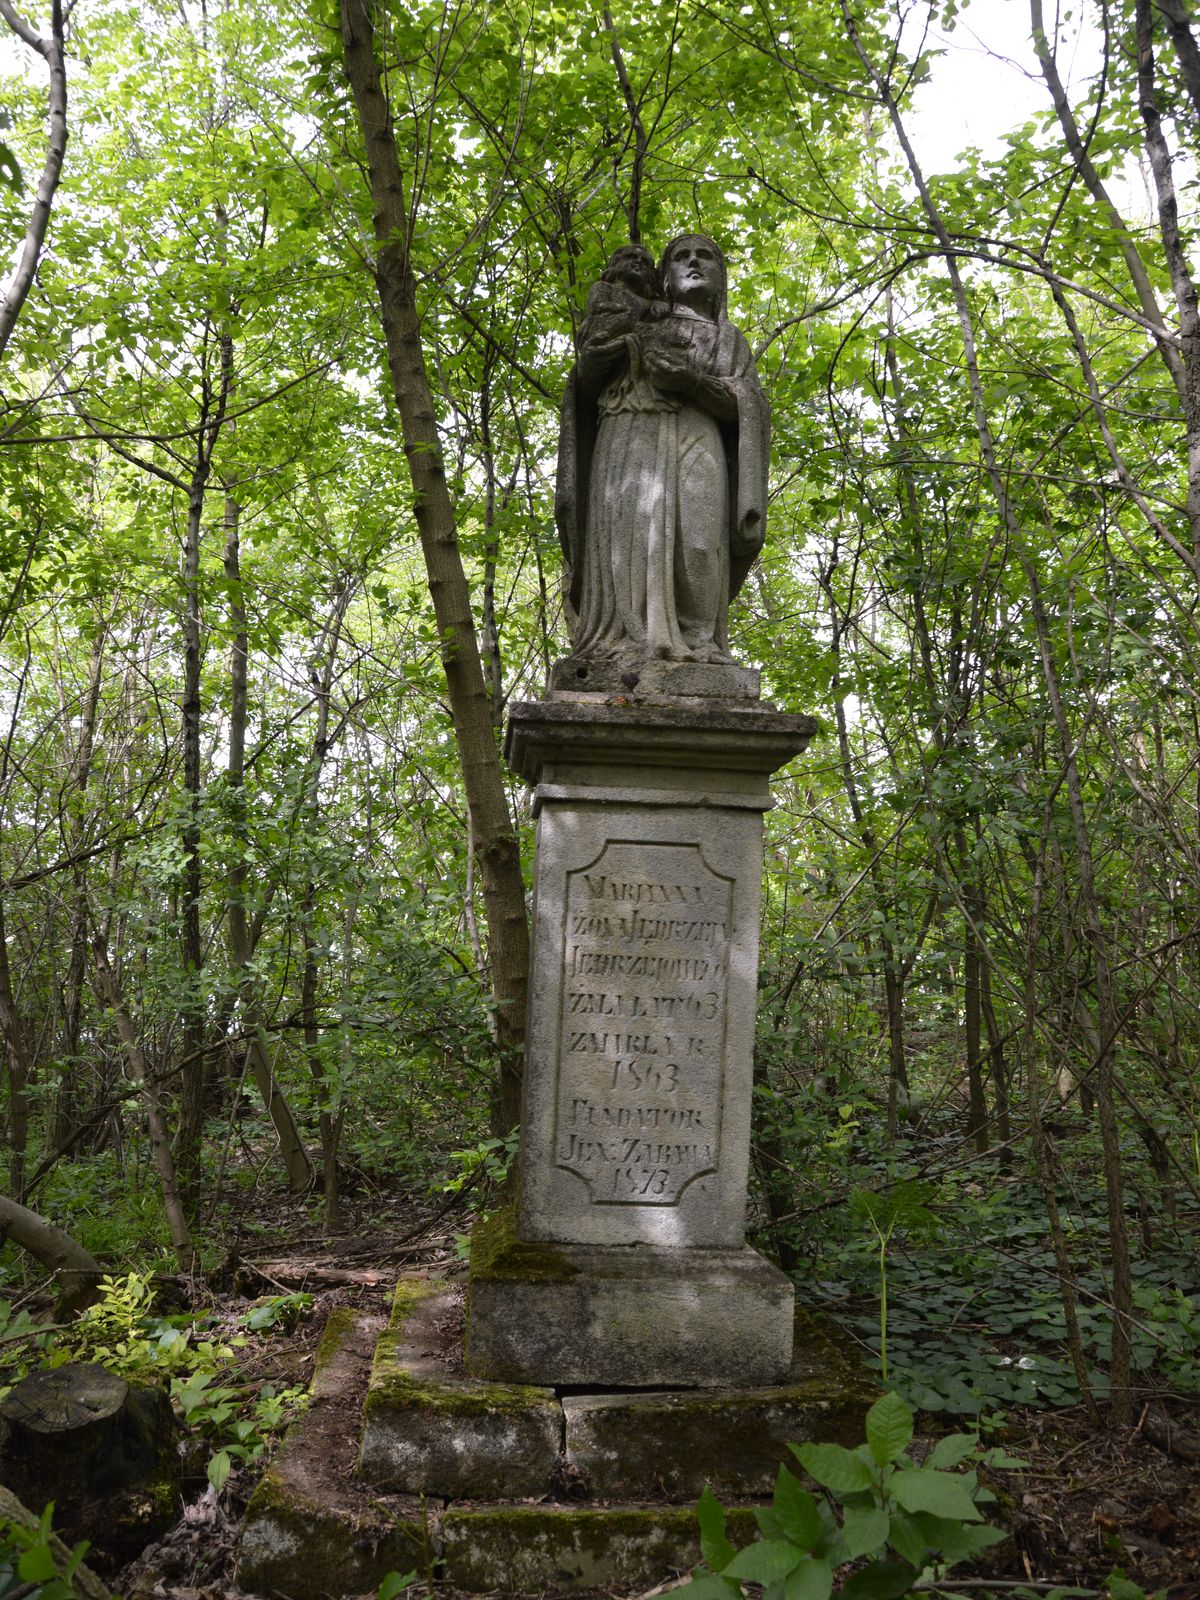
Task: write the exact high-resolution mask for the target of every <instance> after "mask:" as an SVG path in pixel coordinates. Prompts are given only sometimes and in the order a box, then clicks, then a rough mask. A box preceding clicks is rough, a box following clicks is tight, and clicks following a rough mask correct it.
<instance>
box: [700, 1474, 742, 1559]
mask: <svg viewBox="0 0 1200 1600" xmlns="http://www.w3.org/2000/svg"><path fill="white" fill-rule="evenodd" d="M696 1521H697V1522H698V1523H699V1524H700V1554H701V1555H702V1556H703V1557H704V1561H705V1564H706V1565H707V1566H708V1567H710V1568H711V1569H712V1570H713V1572H724V1570H725V1568H726V1567H727V1566H728V1565H729V1563H730V1562H731V1561H732V1560H733V1557H734V1549H733V1546H732V1545H731V1544H730V1542H729V1540H728V1539H727V1538H726V1537H725V1513H724V1511H723V1510H722V1509H721V1502H720V1501H719V1500H718V1499H717V1497H716V1495H715V1494H713V1492H712V1490H711V1489H710V1488H709V1487H708V1486H707V1484H706V1485H705V1488H704V1493H703V1494H702V1495H701V1496H700V1499H699V1502H698V1503H697V1506H696Z"/></svg>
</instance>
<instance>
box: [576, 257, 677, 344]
mask: <svg viewBox="0 0 1200 1600" xmlns="http://www.w3.org/2000/svg"><path fill="white" fill-rule="evenodd" d="M670 309H671V308H670V306H669V305H668V304H667V302H666V300H664V298H663V293H662V284H661V282H660V281H659V276H658V268H657V267H656V266H655V264H654V257H653V256H652V255H651V254H650V252H649V250H646V249H645V248H643V246H642V245H640V244H626V245H622V246H621V248H620V249H619V250H614V251H613V253H612V255H611V256H610V257H609V261H608V265H607V266H606V267H605V269H604V271H603V273H602V274H601V276H600V278H599V279H598V280H597V282H596V283H594V284H593V285H592V287H591V288H590V289H589V290H588V304H587V317H586V319H585V320H584V323H583V326H582V327H581V328H580V330H579V339H580V342H581V343H584V342H586V343H587V344H589V345H591V346H597V345H599V346H607V345H609V344H610V343H615V342H616V341H617V340H619V339H623V338H625V337H626V336H627V335H629V334H631V333H633V332H634V331H635V329H636V327H637V324H638V323H639V322H640V321H641V320H642V318H643V317H648V318H650V319H651V320H652V321H657V320H658V319H660V318H662V317H665V316H667V315H669V313H670Z"/></svg>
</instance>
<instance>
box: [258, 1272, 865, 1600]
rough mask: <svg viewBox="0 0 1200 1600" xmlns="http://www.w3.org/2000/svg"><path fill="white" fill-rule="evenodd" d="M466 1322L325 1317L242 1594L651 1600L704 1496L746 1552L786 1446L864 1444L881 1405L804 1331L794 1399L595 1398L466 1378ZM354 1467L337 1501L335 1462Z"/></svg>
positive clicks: (693, 1541) (700, 1393) (428, 1297)
mask: <svg viewBox="0 0 1200 1600" xmlns="http://www.w3.org/2000/svg"><path fill="white" fill-rule="evenodd" d="M461 1321H462V1305H461V1290H457V1289H454V1288H449V1287H447V1285H446V1284H445V1282H444V1281H442V1280H433V1279H421V1278H414V1277H406V1278H402V1279H401V1280H400V1283H399V1285H398V1287H397V1291H396V1296H395V1301H394V1304H393V1310H392V1315H391V1318H390V1320H389V1322H388V1325H387V1327H386V1328H380V1327H379V1319H371V1318H365V1317H362V1316H361V1315H358V1314H354V1313H335V1317H334V1318H333V1319H331V1323H330V1326H329V1328H328V1329H327V1331H326V1335H325V1337H324V1339H323V1340H322V1347H321V1351H320V1354H319V1357H318V1365H317V1371H316V1373H315V1375H314V1379H313V1388H312V1401H311V1405H310V1408H309V1410H308V1412H307V1413H306V1414H305V1415H304V1416H303V1417H302V1418H300V1419H299V1420H298V1421H297V1422H296V1423H294V1424H293V1426H292V1427H291V1429H289V1431H288V1435H287V1437H286V1439H285V1440H284V1443H283V1445H282V1446H281V1448H280V1450H279V1452H278V1454H277V1455H276V1458H275V1460H274V1462H273V1463H272V1466H271V1467H270V1469H269V1470H268V1472H267V1473H266V1475H265V1476H264V1478H263V1480H262V1482H261V1483H260V1485H259V1487H258V1489H257V1490H256V1491H255V1494H254V1496H253V1498H252V1500H251V1502H250V1506H249V1508H248V1510H247V1514H246V1520H245V1528H244V1532H243V1539H242V1549H241V1556H240V1561H239V1567H238V1581H239V1583H240V1584H241V1586H242V1588H243V1589H245V1590H247V1591H248V1592H250V1593H258V1594H264V1593H273V1594H281V1595H285V1596H288V1597H290V1600H318V1597H319V1596H320V1595H322V1594H330V1595H344V1594H361V1593H364V1592H366V1591H367V1590H370V1589H373V1588H375V1587H377V1585H378V1583H379V1582H380V1581H381V1580H382V1578H383V1577H384V1575H385V1574H386V1573H387V1572H388V1571H390V1570H398V1571H401V1572H403V1571H409V1570H415V1571H417V1572H418V1573H419V1574H421V1575H422V1576H431V1575H436V1576H439V1577H441V1578H443V1579H444V1580H445V1581H446V1582H448V1583H449V1584H450V1585H452V1586H453V1587H454V1588H456V1589H462V1590H466V1591H468V1592H482V1591H495V1590H501V1591H503V1592H505V1593H508V1594H521V1593H530V1594H533V1593H543V1592H545V1591H546V1590H547V1589H559V1590H564V1591H567V1592H578V1591H580V1590H586V1589H589V1588H599V1587H609V1588H611V1587H613V1586H616V1585H622V1584H642V1585H644V1586H649V1585H651V1584H654V1583H657V1582H659V1581H661V1580H662V1579H664V1578H665V1577H667V1576H668V1575H669V1574H671V1573H673V1572H685V1571H687V1570H688V1569H689V1568H690V1567H691V1566H693V1565H694V1564H695V1563H696V1562H697V1561H698V1560H699V1558H700V1551H699V1536H698V1530H697V1527H696V1521H695V1512H694V1502H695V1500H696V1498H697V1497H698V1495H699V1493H700V1492H701V1490H702V1489H703V1487H704V1486H705V1484H708V1485H709V1486H711V1487H712V1489H713V1491H714V1492H715V1493H716V1494H717V1495H718V1496H719V1497H720V1498H721V1499H722V1500H723V1501H733V1500H741V1501H742V1504H741V1505H740V1506H734V1507H733V1508H732V1509H731V1514H730V1521H729V1529H730V1536H731V1538H732V1539H733V1542H734V1543H735V1544H739V1543H745V1542H748V1541H749V1540H750V1539H751V1538H753V1536H754V1533H755V1524H754V1521H753V1511H752V1507H750V1506H748V1505H746V1504H745V1501H746V1500H747V1499H748V1498H752V1497H762V1498H764V1499H765V1498H767V1497H768V1496H769V1494H770V1490H771V1487H772V1485H773V1483H774V1479H775V1475H776V1472H777V1470H778V1467H779V1463H780V1462H781V1461H783V1460H785V1459H789V1452H788V1450H787V1445H788V1443H789V1442H792V1441H795V1442H799V1441H801V1440H803V1439H813V1440H836V1441H837V1442H840V1443H844V1444H854V1443H857V1442H858V1441H859V1440H860V1439H861V1438H862V1428H863V1418H864V1416H865V1413H866V1410H867V1408H868V1407H869V1405H870V1404H871V1402H872V1400H873V1399H874V1398H875V1394H874V1391H873V1390H872V1388H871V1386H870V1384H869V1382H868V1381H867V1380H866V1379H865V1377H864V1375H863V1374H862V1373H861V1372H860V1371H859V1370H858V1369H856V1368H855V1367H853V1366H852V1365H851V1364H850V1363H849V1362H848V1361H847V1360H846V1358H845V1356H844V1355H843V1354H842V1352H841V1351H840V1349H839V1348H838V1346H837V1344H836V1343H835V1342H834V1340H833V1338H831V1336H830V1333H829V1331H828V1330H827V1329H825V1328H823V1327H821V1326H820V1325H819V1324H816V1323H815V1322H813V1321H812V1320H811V1319H808V1318H806V1317H804V1316H803V1315H801V1317H800V1319H799V1321H798V1327H797V1339H796V1351H797V1354H796V1357H795V1360H794V1363H793V1369H792V1373H791V1375H790V1377H789V1381H788V1382H787V1383H786V1384H783V1385H780V1386H778V1387H775V1388H771V1389H761V1390H754V1389H715V1388H706V1389H686V1390H683V1389H681V1390H662V1391H650V1392H647V1391H625V1392H619V1391H609V1392H606V1393H578V1392H572V1391H570V1390H560V1391H556V1390H554V1389H551V1388H548V1387H538V1386H534V1385H524V1384H501V1383H491V1382H482V1381H480V1380H478V1379H475V1378H472V1377H470V1376H468V1375H467V1374H466V1373H465V1371H464V1370H463V1369H462V1364H461V1331H460V1330H461ZM372 1345H373V1346H374V1349H373V1354H372ZM368 1363H369V1369H370V1370H369V1377H368V1374H367V1367H368ZM364 1391H365V1393H364ZM331 1428H332V1429H335V1430H340V1441H341V1442H333V1436H331V1432H330V1430H331ZM355 1448H357V1451H358V1456H357V1477H356V1480H355V1483H354V1484H353V1485H352V1486H351V1487H350V1488H349V1489H347V1487H346V1485H345V1479H346V1478H347V1477H348V1476H349V1473H348V1471H347V1465H348V1463H346V1462H345V1461H343V1462H341V1463H338V1462H336V1461H335V1460H334V1456H335V1455H336V1453H337V1451H338V1450H340V1451H342V1452H347V1451H353V1450H354V1449H355ZM331 1452H332V1453H331ZM335 1469H338V1470H335ZM681 1501H682V1502H683V1503H680V1502H681ZM531 1502H532V1503H531Z"/></svg>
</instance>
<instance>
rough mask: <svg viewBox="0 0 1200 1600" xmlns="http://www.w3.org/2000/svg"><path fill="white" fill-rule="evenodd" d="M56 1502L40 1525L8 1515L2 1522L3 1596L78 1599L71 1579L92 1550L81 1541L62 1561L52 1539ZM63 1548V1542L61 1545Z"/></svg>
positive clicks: (0, 1561)
mask: <svg viewBox="0 0 1200 1600" xmlns="http://www.w3.org/2000/svg"><path fill="white" fill-rule="evenodd" d="M53 1516H54V1502H53V1501H51V1502H50V1504H49V1505H48V1506H47V1507H46V1508H45V1510H44V1511H43V1512H42V1514H41V1517H40V1518H39V1520H38V1525H37V1527H36V1528H31V1527H28V1526H26V1524H25V1523H23V1522H15V1521H13V1520H12V1519H8V1520H5V1521H2V1522H0V1597H3V1596H5V1595H12V1596H13V1597H14V1600H15V1597H16V1596H18V1595H19V1596H21V1600H74V1596H75V1591H74V1590H73V1589H72V1587H71V1579H72V1578H73V1577H74V1576H75V1573H76V1571H77V1570H78V1568H79V1565H80V1563H81V1562H82V1561H83V1558H84V1556H85V1555H86V1554H87V1551H88V1542H87V1540H86V1539H85V1540H83V1542H82V1543H81V1544H77V1545H76V1546H75V1548H74V1550H72V1551H71V1552H70V1553H69V1554H68V1555H67V1557H66V1559H65V1560H64V1561H63V1562H62V1564H61V1565H60V1564H59V1557H58V1556H56V1555H55V1553H54V1548H53V1546H52V1544H51V1542H50V1524H51V1521H52V1520H53ZM60 1548H61V1546H60Z"/></svg>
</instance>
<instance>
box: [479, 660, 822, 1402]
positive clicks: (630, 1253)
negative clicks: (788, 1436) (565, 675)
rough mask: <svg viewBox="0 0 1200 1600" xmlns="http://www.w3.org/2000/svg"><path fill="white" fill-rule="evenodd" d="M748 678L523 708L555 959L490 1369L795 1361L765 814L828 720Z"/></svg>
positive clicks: (524, 767) (659, 1377)
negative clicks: (757, 1084)
mask: <svg viewBox="0 0 1200 1600" xmlns="http://www.w3.org/2000/svg"><path fill="white" fill-rule="evenodd" d="M697 670H699V669H697ZM711 670H714V671H718V670H721V669H711ZM733 670H735V671H736V670H740V669H733ZM747 676H749V675H747ZM730 687H731V688H732V690H733V694H732V695H731V696H730V697H729V698H725V699H717V698H711V699H703V700H702V699H699V698H686V697H682V696H680V697H678V698H676V699H673V700H666V699H663V698H657V699H640V700H637V699H634V698H632V695H627V696H622V695H612V694H610V695H609V696H608V697H607V698H606V699H601V698H600V697H598V696H595V695H592V696H590V697H589V696H583V695H575V696H566V695H564V694H562V693H561V692H559V693H557V694H554V695H552V697H551V699H550V700H549V701H547V702H545V703H543V704H537V705H529V704H519V705H515V706H514V707H513V708H512V711H511V713H510V720H509V729H508V743H507V749H506V754H507V756H508V760H509V764H510V765H511V766H512V768H513V769H514V770H515V771H516V772H518V773H519V774H520V775H521V776H522V777H524V778H525V779H526V781H527V782H528V783H530V784H531V785H532V786H533V788H534V808H535V814H536V816H537V824H538V835H537V869H536V886H535V899H534V915H533V955H532V963H533V964H532V971H531V981H530V999H529V1017H528V1028H527V1046H526V1071H525V1098H524V1106H523V1117H522V1135H521V1178H520V1200H519V1207H518V1221H517V1227H516V1235H517V1244H518V1248H517V1249H516V1250H515V1251H514V1250H512V1249H511V1248H510V1249H508V1250H507V1253H505V1254H504V1255H503V1261H502V1262H501V1261H500V1260H499V1259H498V1258H497V1255H496V1252H495V1251H494V1250H492V1251H490V1252H488V1251H483V1252H481V1256H483V1255H486V1256H487V1257H488V1260H487V1262H485V1261H483V1260H482V1259H481V1260H480V1261H479V1262H478V1264H477V1266H476V1269H475V1272H474V1275H473V1280H472V1290H471V1303H470V1310H469V1318H468V1334H467V1344H468V1365H469V1366H470V1369H471V1370H472V1371H473V1372H475V1373H477V1374H478V1375H479V1376H488V1377H499V1376H503V1377H504V1378H505V1379H506V1380H507V1381H523V1382H533V1383H559V1384H561V1383H571V1384H578V1385H590V1384H610V1385H611V1384H622V1385H631V1386H647V1385H661V1384H674V1383H679V1384H720V1383H728V1382H737V1383H743V1384H756V1383H775V1382H779V1381H780V1380H781V1379H782V1378H783V1376H784V1375H785V1374H786V1373H787V1371H788V1366H789V1362H790V1359H791V1340H792V1291H791V1285H790V1284H789V1283H788V1280H787V1279H786V1278H785V1277H784V1276H783V1274H782V1273H780V1272H778V1271H777V1270H776V1269H775V1268H773V1267H771V1266H770V1265H769V1264H768V1263H767V1262H765V1261H763V1260H762V1259H761V1258H760V1257H758V1256H756V1255H755V1254H754V1252H752V1251H750V1250H749V1249H747V1248H746V1245H745V1242H744V1239H745V1206H746V1178H747V1168H748V1161H749V1147H750V1099H751V1086H752V1070H753V1048H754V1018H755V1005H756V989H757V974H758V921H759V893H760V883H761V870H762V813H763V811H764V810H766V808H767V806H768V805H769V804H770V793H769V779H770V775H771V774H772V773H773V772H774V771H776V770H777V769H778V768H779V767H780V766H782V765H783V763H784V762H785V761H787V760H789V759H790V758H791V757H792V756H793V755H796V754H798V753H799V752H800V751H801V750H803V749H804V748H805V746H806V745H807V743H808V741H809V739H810V738H811V737H812V735H813V733H814V732H815V731H816V724H815V722H814V721H813V719H812V718H810V717H799V716H790V715H784V714H781V713H779V712H776V711H774V710H771V709H769V708H765V707H763V706H761V705H760V704H759V702H757V701H755V700H752V699H749V698H741V699H739V698H736V695H737V694H738V693H740V694H742V695H743V696H744V695H745V694H746V691H747V687H749V686H748V685H744V684H742V683H741V682H740V680H739V681H738V682H737V683H736V684H735V683H733V680H732V679H731V680H730ZM522 1244H524V1245H527V1246H537V1245H545V1246H550V1247H553V1249H552V1251H551V1252H550V1253H551V1254H552V1255H553V1257H554V1259H555V1260H556V1261H558V1262H559V1264H560V1267H561V1270H559V1269H558V1268H551V1269H548V1268H547V1263H546V1259H545V1255H546V1253H545V1252H542V1254H541V1255H540V1256H539V1255H538V1252H536V1251H533V1250H530V1251H529V1252H528V1253H527V1257H526V1261H525V1266H524V1268H522V1266H521V1250H520V1248H519V1246H520V1245H522ZM535 1257H536V1258H537V1259H535Z"/></svg>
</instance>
